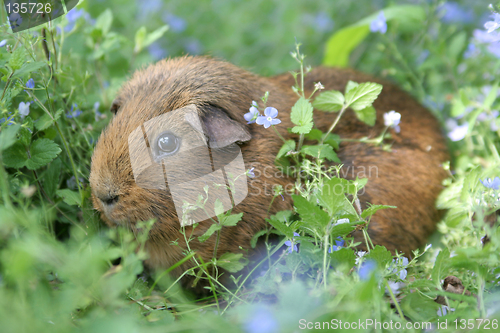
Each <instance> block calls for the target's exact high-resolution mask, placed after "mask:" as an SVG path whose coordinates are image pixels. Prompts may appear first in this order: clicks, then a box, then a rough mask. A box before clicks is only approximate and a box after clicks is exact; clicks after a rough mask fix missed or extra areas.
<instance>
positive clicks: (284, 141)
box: [271, 125, 286, 143]
mask: <svg viewBox="0 0 500 333" xmlns="http://www.w3.org/2000/svg"><path fill="white" fill-rule="evenodd" d="M271 126H272V127H273V130H274V131H275V132H276V134H278V136H279V138H280V139H281V140H282V141H283V143H286V140H285V139H284V138H283V137H282V136H281V134H280V132H278V130H277V129H276V127H275V126H274V125H271Z"/></svg>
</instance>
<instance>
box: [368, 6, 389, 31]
mask: <svg viewBox="0 0 500 333" xmlns="http://www.w3.org/2000/svg"><path fill="white" fill-rule="evenodd" d="M370 31H371V32H380V33H381V34H385V33H386V32H387V22H386V20H385V15H384V12H383V11H380V13H378V15H377V18H376V19H374V20H373V21H371V23H370Z"/></svg>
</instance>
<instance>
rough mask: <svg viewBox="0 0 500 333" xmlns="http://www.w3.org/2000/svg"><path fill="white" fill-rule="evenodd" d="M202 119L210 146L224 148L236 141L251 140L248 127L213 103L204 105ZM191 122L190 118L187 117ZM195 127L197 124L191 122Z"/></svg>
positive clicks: (201, 113)
mask: <svg viewBox="0 0 500 333" xmlns="http://www.w3.org/2000/svg"><path fill="white" fill-rule="evenodd" d="M201 108H202V112H199V114H200V120H201V122H202V126H203V129H204V132H205V135H206V136H207V137H208V145H209V146H210V148H223V147H226V146H229V145H230V144H232V143H236V142H246V141H249V140H250V139H251V138H252V136H251V135H250V132H249V131H248V129H247V128H246V127H245V126H244V125H243V124H240V123H239V122H237V121H234V120H232V119H231V118H229V116H228V115H227V114H226V113H225V112H224V111H222V110H221V109H220V108H218V107H216V106H212V105H208V106H203V107H201ZM186 120H187V121H188V122H190V121H189V120H188V119H186ZM191 125H192V126H193V127H195V126H196V125H195V124H191Z"/></svg>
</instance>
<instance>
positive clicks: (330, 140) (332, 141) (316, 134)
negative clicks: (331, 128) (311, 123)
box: [306, 128, 340, 149]
mask: <svg viewBox="0 0 500 333" xmlns="http://www.w3.org/2000/svg"><path fill="white" fill-rule="evenodd" d="M323 136H324V133H323V132H321V131H320V130H319V129H317V128H313V129H312V130H311V131H310V132H309V133H308V134H306V139H308V140H316V141H318V142H320V141H321V139H322V138H323ZM324 143H326V144H329V145H330V146H332V147H333V149H339V143H340V136H338V135H337V134H332V133H330V134H328V136H327V137H326V139H325V140H324Z"/></svg>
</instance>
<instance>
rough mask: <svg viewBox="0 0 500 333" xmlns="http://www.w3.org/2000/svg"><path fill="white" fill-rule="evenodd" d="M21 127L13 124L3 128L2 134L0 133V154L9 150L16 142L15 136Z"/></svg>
mask: <svg viewBox="0 0 500 333" xmlns="http://www.w3.org/2000/svg"><path fill="white" fill-rule="evenodd" d="M20 128H21V126H19V125H17V124H14V125H10V126H7V127H4V129H3V130H2V132H0V152H2V151H3V150H5V149H7V148H9V147H10V146H12V145H13V144H14V143H15V142H16V134H17V132H18V131H19V129H20Z"/></svg>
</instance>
